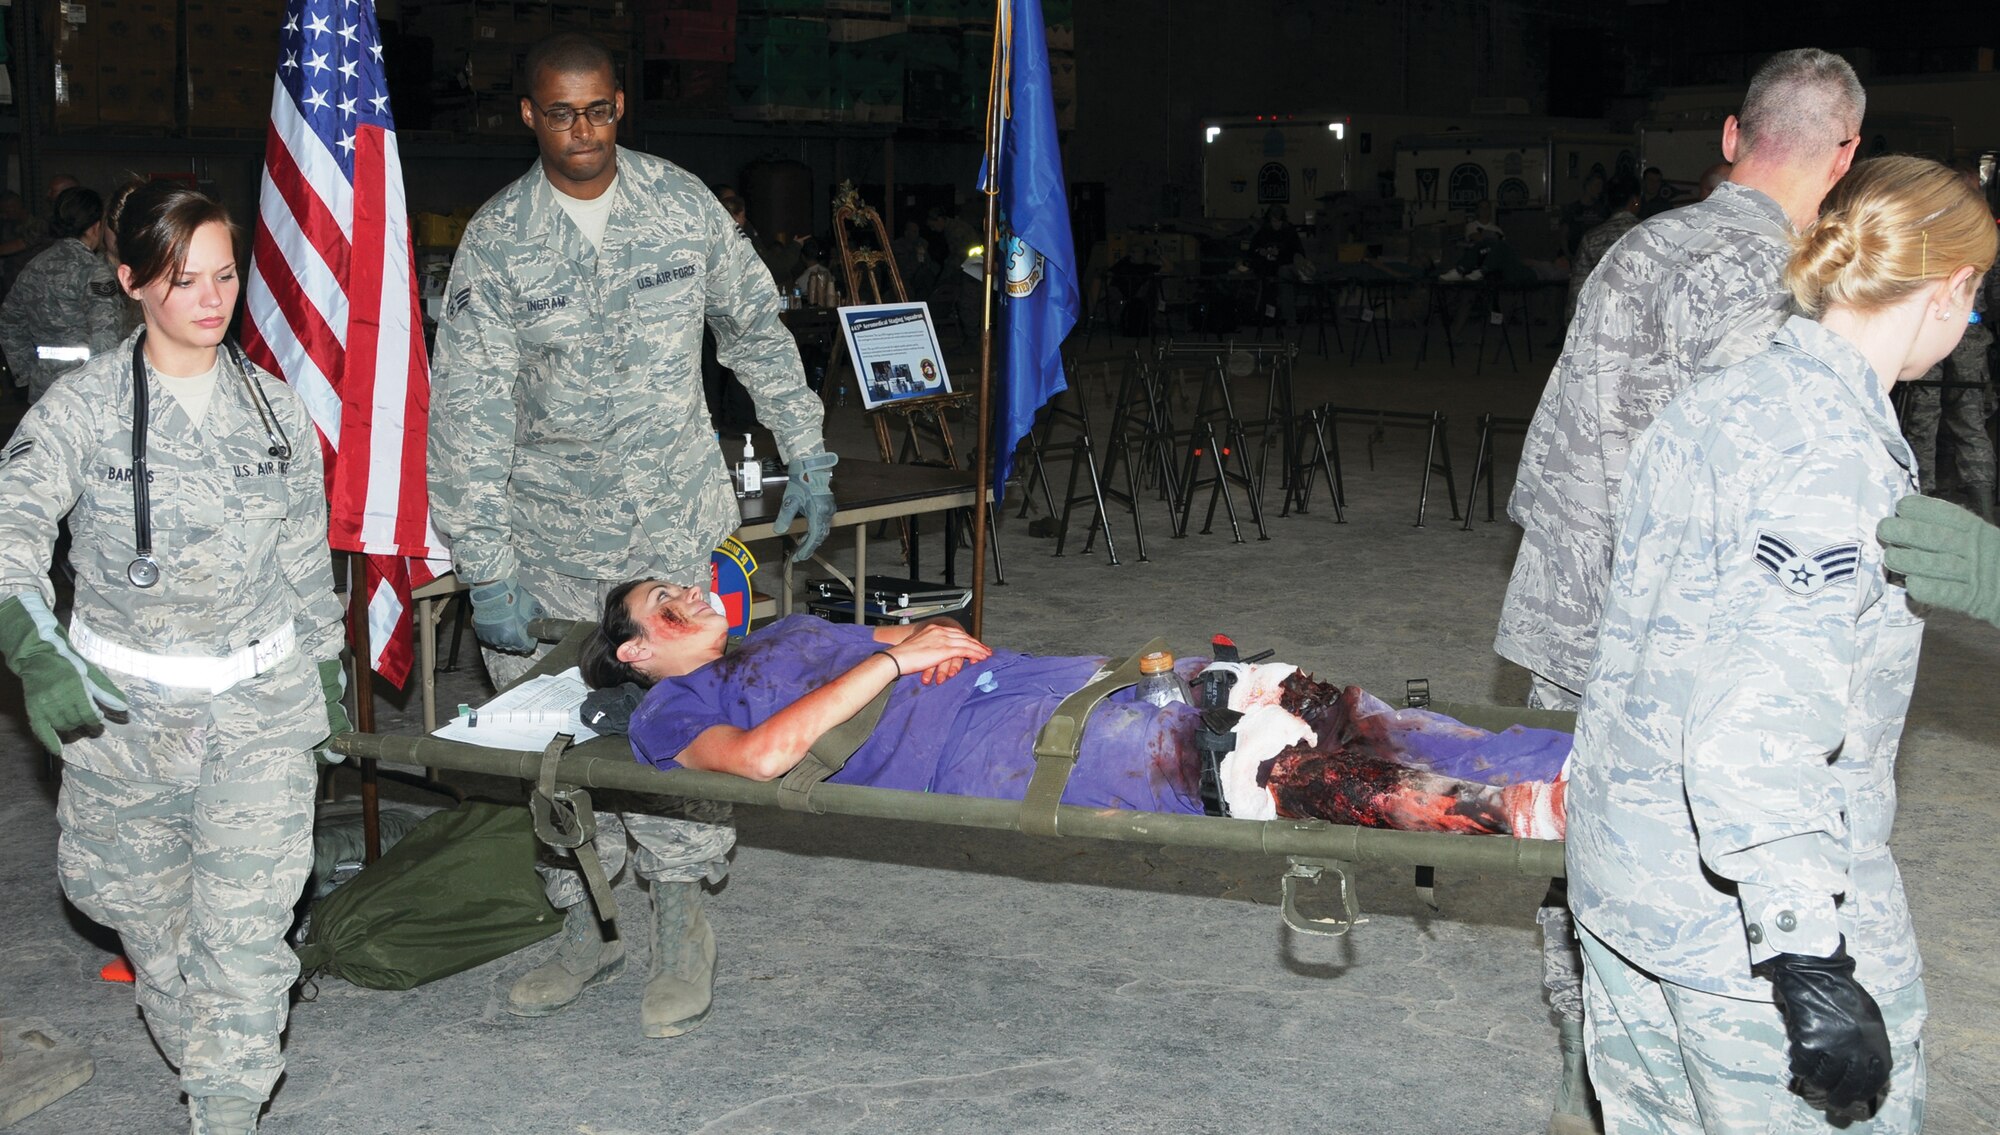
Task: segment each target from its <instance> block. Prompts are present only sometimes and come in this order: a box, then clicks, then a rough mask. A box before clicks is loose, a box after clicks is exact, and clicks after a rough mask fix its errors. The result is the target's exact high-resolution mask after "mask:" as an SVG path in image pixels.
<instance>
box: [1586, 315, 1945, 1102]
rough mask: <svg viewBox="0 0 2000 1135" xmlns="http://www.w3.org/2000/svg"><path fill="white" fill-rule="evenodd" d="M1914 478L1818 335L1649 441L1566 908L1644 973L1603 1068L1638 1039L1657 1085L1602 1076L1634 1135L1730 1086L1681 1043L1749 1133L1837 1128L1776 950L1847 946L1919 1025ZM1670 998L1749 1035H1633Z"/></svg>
mask: <svg viewBox="0 0 2000 1135" xmlns="http://www.w3.org/2000/svg"><path fill="white" fill-rule="evenodd" d="M1914 471H1915V460H1914V459H1913V458H1912V457H1911V455H1910V451H1909V447H1908V445H1906V444H1905V443H1904V441H1903V438H1902V435H1901V434H1900V433H1898V432H1897V430H1896V425H1895V418H1894V415H1893V413H1892V412H1891V410H1890V408H1889V400H1888V397H1887V395H1886V393H1885V392H1884V391H1883V390H1882V388H1881V385H1880V382H1879V380H1878V379H1877V378H1876V376H1875V374H1874V373H1873V371H1872V370H1870V369H1869V366H1868V363H1867V361H1866V360H1865V359H1863V358H1862V356H1861V354H1860V352H1859V351H1857V350H1856V349H1855V348H1854V347H1853V345H1852V344H1850V343H1848V342H1847V341H1846V340H1844V339H1842V338H1840V337H1839V336H1837V335H1835V334H1834V333H1832V332H1830V331H1828V330H1826V329H1825V328H1823V327H1821V326H1820V325H1819V324H1817V323H1813V322H1811V321H1810V320H1806V319H1802V318H1797V317H1794V318H1792V319H1790V320H1788V321H1787V322H1786V324H1785V325H1784V327H1783V328H1782V329H1781V330H1780V331H1779V332H1778V334H1777V336H1776V338H1775V341H1774V343H1773V345H1772V347H1771V348H1770V349H1769V350H1768V351H1766V352H1765V353H1763V354H1760V355H1758V356H1756V357H1754V358H1752V359H1750V360H1748V361H1746V362H1743V363H1740V364H1737V365H1735V366H1732V367H1730V368H1728V369H1727V370H1725V371H1721V372H1719V373H1714V374H1713V376H1712V377H1707V378H1705V380H1704V381H1703V382H1701V383H1700V384H1698V385H1696V386H1695V387H1694V388H1693V389H1691V390H1689V391H1688V392H1687V393H1686V394H1684V395H1682V396H1681V397H1680V398H1678V399H1677V400H1676V401H1675V402H1674V403H1673V404H1672V405H1670V406H1668V407H1667V408H1666V410H1665V411H1663V412H1662V413H1661V415H1660V417H1659V420H1658V421H1657V422H1656V423H1655V424H1654V426H1653V427H1652V428H1651V429H1650V430H1648V431H1647V432H1646V433H1645V434H1644V435H1643V436H1641V437H1640V439H1639V441H1638V444H1637V446H1636V449H1635V452H1634V453H1633V455H1632V469H1631V472H1632V479H1631V483H1630V486H1629V490H1628V491H1627V492H1626V493H1625V495H1624V498H1623V501H1622V503H1621V504H1620V507H1619V529H1618V541H1617V549H1618V550H1617V561H1616V565H1615V568H1614V571H1613V576H1612V580H1611V583H1610V589H1609V592H1608V595H1607V608H1606V611H1605V615H1604V623H1603V628H1602V630H1601V632H1600V635H1599V640H1598V653H1597V658H1596V662H1595V663H1594V665H1593V667H1592V671H1591V675H1590V679H1589V682H1588V684H1587V685H1586V686H1585V691H1584V705H1583V712H1582V714H1581V715H1580V716H1579V718H1578V722H1577V738H1576V749H1575V752H1574V754H1573V755H1572V757H1571V759H1570V779H1569V795H1568V821H1569V829H1568V844H1569V848H1568V860H1569V889H1570V905H1571V907H1572V909H1573V910H1574V911H1575V913H1576V917H1577V921H1578V922H1579V923H1580V924H1581V926H1582V927H1583V929H1584V930H1586V931H1587V932H1588V933H1589V934H1590V935H1592V936H1594V937H1595V938H1596V939H1597V940H1598V941H1599V942H1601V943H1602V946H1603V947H1605V948H1608V950H1609V951H1611V952H1615V954H1616V955H1617V958H1618V959H1619V960H1620V964H1621V965H1623V966H1624V967H1627V968H1628V969H1629V970H1631V971H1632V974H1634V975H1636V977H1637V979H1638V980H1637V983H1636V984H1635V985H1634V987H1633V992H1632V996H1630V997H1628V996H1625V995H1623V994H1621V993H1620V992H1619V990H1618V988H1617V987H1618V986H1619V985H1620V984H1621V982H1623V981H1624V978H1621V977H1619V976H1618V975H1617V974H1615V973H1610V974H1602V975H1599V976H1600V978H1601V981H1600V984H1601V985H1602V986H1603V988H1601V989H1597V990H1593V991H1592V993H1591V1019H1590V1032H1591V1035H1592V1037H1593V1040H1592V1066H1593V1072H1595V1070H1596V1068H1597V1066H1598V1065H1599V1061H1600V1058H1603V1059H1609V1060H1611V1061H1612V1063H1613V1064H1616V1063H1618V1055H1617V1053H1616V1052H1614V1051H1613V1050H1614V1049H1616V1048H1618V1047H1619V1046H1621V1045H1622V1046H1624V1047H1625V1048H1626V1049H1627V1050H1628V1051H1627V1055H1629V1050H1631V1049H1633V1048H1636V1049H1637V1051H1638V1054H1639V1059H1640V1060H1642V1061H1643V1062H1644V1067H1645V1072H1644V1074H1643V1075H1638V1074H1637V1073H1635V1075H1637V1079H1638V1082H1639V1083H1640V1084H1641V1085H1642V1086H1643V1087H1644V1089H1645V1090H1644V1091H1643V1092H1642V1093H1641V1094H1640V1095H1638V1096H1633V1095H1627V1096H1622V1097H1621V1096H1618V1095H1616V1094H1615V1093H1616V1092H1617V1091H1618V1090H1619V1088H1620V1086H1621V1085H1620V1084H1619V1083H1618V1082H1617V1079H1616V1078H1614V1082H1612V1083H1610V1084H1606V1083H1604V1082H1603V1081H1600V1082H1599V1084H1598V1088H1599V1092H1600V1096H1601V1097H1602V1098H1603V1101H1604V1106H1605V1113H1606V1118H1607V1120H1608V1121H1611V1122H1612V1123H1613V1125H1614V1129H1618V1125H1621V1124H1623V1123H1627V1122H1629V1123H1632V1124H1635V1125H1636V1124H1638V1123H1639V1114H1640V1113H1644V1112H1649V1111H1651V1110H1652V1109H1653V1107H1654V1106H1655V1103H1656V1102H1657V1100H1656V1098H1655V1097H1656V1096H1658V1095H1660V1094H1664V1095H1666V1096H1673V1095H1674V1094H1675V1093H1677V1092H1681V1093H1689V1092H1691V1093H1692V1094H1693V1096H1694V1097H1696V1098H1700V1097H1702V1095H1703V1094H1704V1093H1705V1092H1707V1091H1708V1090H1710V1089H1711V1088H1713V1087H1714V1085H1711V1084H1707V1083H1705V1082H1704V1079H1705V1077H1704V1075H1703V1074H1702V1073H1701V1071H1700V1070H1699V1068H1697V1069H1695V1070H1692V1071H1689V1072H1687V1078H1688V1079H1691V1080H1692V1081H1693V1083H1692V1084H1689V1083H1687V1082H1685V1081H1683V1080H1680V1079H1678V1078H1677V1077H1678V1076H1680V1075H1681V1073H1680V1072H1679V1071H1667V1070H1668V1069H1678V1068H1679V1066H1680V1065H1679V1062H1680V1060H1681V1056H1678V1055H1674V1053H1680V1054H1683V1055H1684V1056H1685V1058H1686V1059H1687V1060H1689V1061H1692V1062H1694V1063H1695V1064H1697V1065H1706V1064H1714V1065H1719V1066H1724V1067H1729V1068H1732V1069H1734V1072H1733V1078H1732V1084H1731V1085H1728V1086H1726V1091H1727V1092H1728V1093H1731V1094H1734V1095H1738V1096H1741V1095H1742V1094H1744V1093H1755V1094H1757V1095H1758V1097H1759V1098H1761V1099H1763V1100H1764V1101H1765V1104H1766V1107H1767V1110H1761V1111H1757V1112H1744V1113H1739V1114H1738V1115H1737V1116H1735V1117H1734V1119H1733V1121H1735V1122H1753V1121H1754V1123H1755V1124H1756V1129H1757V1130H1772V1129H1775V1128H1773V1127H1771V1126H1769V1124H1771V1123H1773V1122H1777V1123H1778V1126H1779V1127H1781V1128H1783V1129H1786V1130H1790V1129H1791V1126H1788V1124H1791V1125H1797V1124H1802V1123H1803V1122H1804V1121H1805V1120H1806V1119H1809V1118H1811V1117H1812V1116H1814V1115H1817V1114H1818V1113H1815V1112H1812V1111H1811V1110H1810V1109H1808V1108H1807V1107H1806V1105H1805V1104H1804V1103H1803V1102H1802V1101H1800V1100H1799V1099H1798V1097H1796V1096H1792V1095H1791V1094H1790V1093H1789V1092H1788V1091H1787V1090H1786V1085H1787V1084H1788V1082H1789V1079H1790V1073H1789V1071H1788V1068H1787V1062H1786V1050H1785V1047H1784V1045H1783V1043H1782V1037H1783V1030H1782V1023H1781V1022H1780V1021H1779V1020H1778V1018H1777V1016H1776V1012H1775V1009H1774V1008H1773V1006H1772V995H1771V985H1770V982H1769V981H1768V980H1766V979H1765V978H1762V977H1759V976H1755V975H1753V974H1752V972H1751V967H1752V966H1753V965H1755V964H1757V963H1759V962H1762V961H1763V960H1765V959H1766V958H1769V957H1770V956H1771V955H1773V954H1776V953H1780V952H1787V953H1796V954H1807V955H1817V956H1824V955H1828V954H1831V953H1833V952H1834V950H1835V948H1836V947H1837V946H1838V945H1839V944H1840V942H1841V940H1842V938H1843V937H1844V938H1845V941H1846V946H1847V951H1848V953H1849V954H1851V955H1852V956H1853V957H1854V958H1855V961H1856V974H1855V976H1856V979H1857V980H1858V981H1859V982H1860V983H1861V984H1862V985H1863V986H1864V987H1865V988H1867V989H1869V990H1870V991H1871V992H1872V993H1874V995H1875V996H1876V997H1877V998H1878V1000H1880V1001H1881V1002H1882V1003H1883V1004H1884V1006H1885V1007H1886V1006H1888V1005H1889V1004H1891V1003H1892V1002H1893V1003H1896V1004H1898V1005H1901V1006H1905V1007H1906V1008H1908V1010H1909V1011H1908V1014H1907V1019H1906V1020H1905V1022H1904V1023H1905V1026H1906V1034H1907V1035H1906V1037H1905V1038H1904V1039H1906V1040H1909V1041H1914V1037H1915V1032H1916V1029H1917V1028H1919V1027H1920V1026H1921V1023H1922V1020H1921V1018H1922V1011H1921V987H1920V986H1919V984H1918V982H1919V975H1920V973H1921V968H1922V967H1921V963H1920V961H1919V959H1918V955H1917V944H1916V938H1915V932H1914V929H1913V927H1912V926H1911V923H1910V912H1909V907H1908V905H1907V904H1906V902H1905V900H1904V896H1903V884H1902V878H1901V876H1900V875H1899V874H1898V872H1897V870H1896V864H1895V860H1894V859H1893V858H1892V857H1891V856H1890V854H1889V849H1888V846H1887V843H1888V838H1889V829H1890V826H1891V824H1892V822H1893V821H1894V818H1895V812H1896V789H1895V758H1896V746H1897V742H1898V740H1899V738H1900V737H1901V734H1902V729H1903V716H1904V713H1905V711H1906V710H1907V709H1908V707H1909V700H1910V689H1911V685H1912V683H1913V682H1914V681H1915V678H1916V666H1917V649H1918V646H1919V643H1920V640H1921V638H1922V635H1923V622H1922V620H1921V619H1919V618H1918V617H1917V616H1916V615H1915V614H1914V613H1913V612H1912V611H1911V610H1910V607H1909V603H1908V601H1907V599H1906V597H1905V595H1904V592H1903V589H1902V588H1901V587H1898V586H1896V585H1894V584H1892V583H1889V582H1887V581H1886V579H1885V578H1884V575H1883V570H1882V562H1881V555H1882V552H1881V548H1880V546H1879V545H1877V544H1876V542H1875V536H1874V533H1875V525H1876V522H1877V521H1879V520H1881V519H1882V518H1883V517H1886V516H1889V515H1890V514H1892V513H1893V512H1894V511H1895V507H1896V501H1897V500H1898V499H1899V498H1901V497H1902V496H1903V495H1904V494H1906V493H1910V492H1914V491H1915V490H1916V478H1915V475H1914ZM1600 960H1601V959H1598V958H1594V957H1593V958H1588V961H1589V964H1590V966H1591V968H1592V971H1593V973H1596V972H1597V970H1598V969H1599V961H1600ZM1628 976H1630V975H1628ZM1661 997H1664V998H1665V999H1666V1000H1667V1001H1668V1002H1669V1003H1672V1004H1676V1005H1679V1004H1699V1005H1701V1006H1704V1008H1702V1009H1701V1010H1700V1012H1701V1013H1702V1014H1705V1015H1707V1018H1708V1019H1712V1020H1715V1021H1725V1022H1729V1023H1728V1024H1726V1025H1722V1026H1718V1027H1717V1028H1716V1029H1714V1030H1708V1029H1707V1026H1705V1025H1687V1026H1684V1027H1682V1028H1681V1029H1680V1031H1679V1033H1678V1036H1677V1037H1676V1036H1675V1034H1673V1033H1672V1032H1668V1033H1666V1034H1665V1035H1659V1034H1657V1033H1656V1032H1655V1030H1654V1029H1653V1027H1652V1026H1651V1025H1645V1026H1642V1027H1640V1028H1639V1029H1638V1030H1637V1031H1630V1030H1631V1025H1632V1023H1633V1022H1635V1021H1655V1022H1656V1021H1658V1020H1660V1019H1662V1018H1661V1014H1660V1012H1659V1011H1658V1006H1657V1005H1654V1006H1652V1007H1648V1006H1647V1005H1644V1004H1640V1003H1639V1002H1640V1001H1645V1000H1647V999H1655V1000H1656V999H1658V998H1661ZM1729 1001H1734V1002H1737V1004H1736V1005H1734V1006H1730V1005H1726V1004H1720V1003H1722V1002H1729ZM1607 1008H1608V1009H1610V1010H1611V1011H1612V1015H1611V1016H1610V1017H1606V1016H1604V1015H1603V1014H1602V1013H1600V1010H1602V1009H1607ZM1668 1019H1672V1018H1668ZM1746 1022H1761V1024H1759V1025H1756V1026H1755V1027H1753V1026H1752V1024H1750V1023H1746ZM1669 1049H1671V1050H1672V1051H1671V1052H1669V1051H1668V1050H1669ZM1655 1057H1658V1058H1659V1059H1655ZM1626 1071H1628V1072H1629V1071H1633V1070H1632V1069H1627V1070H1626ZM1621 1074H1622V1073H1621ZM1893 1076H1894V1080H1895V1090H1896V1091H1898V1092H1901V1093H1902V1104H1901V1105H1900V1106H1901V1108H1902V1114H1903V1115H1904V1118H1905V1119H1906V1120H1907V1119H1908V1118H1909V1115H1910V1113H1911V1112H1914V1113H1915V1114H1917V1115H1921V1109H1922V1104H1921V1097H1922V1089H1923V1084H1922V1079H1921V1068H1920V1067H1918V1066H1915V1065H1906V1066H1902V1067H1898V1068H1896V1069H1895V1070H1894V1072H1893ZM1625 1086H1627V1087H1629V1086H1630V1084H1629V1083H1628V1084H1626V1085H1625ZM1893 1110H1894V1109H1892V1111H1893ZM1706 1114H1707V1112H1706V1109H1704V1115H1706ZM1787 1116H1789V1117H1790V1118H1786V1117H1787ZM1773 1117H1777V1118H1776V1119H1774V1118H1773ZM1821 1122H1822V1123H1823V1122H1824V1120H1823V1117H1822V1119H1821ZM1630 1129H1632V1130H1649V1129H1653V1128H1647V1127H1644V1126H1633V1127H1631V1128H1630ZM1666 1129H1669V1130H1693V1129H1694V1128H1693V1127H1690V1126H1685V1125H1684V1126H1682V1127H1678V1128H1672V1127H1670V1128H1666ZM1718 1129H1721V1128H1718V1127H1711V1128H1710V1130H1718ZM1905 1129H1913V1128H1905V1127H1902V1126H1899V1125H1898V1121H1897V1120H1895V1119H1894V1117H1893V1115H1892V1116H1888V1117H1885V1118H1878V1119H1877V1121H1876V1127H1875V1128H1874V1130H1876V1131H1884V1132H1886V1131H1896V1130H1905Z"/></svg>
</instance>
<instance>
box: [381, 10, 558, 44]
mask: <svg viewBox="0 0 2000 1135" xmlns="http://www.w3.org/2000/svg"><path fill="white" fill-rule="evenodd" d="M408 27H409V29H410V31H411V33H412V34H415V35H421V36H428V37H430V39H431V40H432V42H434V43H435V44H436V45H437V47H438V50H439V51H440V52H455V51H459V50H462V49H464V48H467V47H472V46H474V45H479V44H484V45H487V46H493V45H498V44H526V43H533V42H534V41H535V40H537V39H540V38H542V37H543V36H545V35H547V34H548V33H549V5H548V4H547V2H546V0H542V2H538V3H528V2H520V3H517V2H516V0H445V2H443V3H437V4H425V5H424V6H423V7H421V8H418V9H415V10H414V11H412V12H411V13H410V16H409V19H408Z"/></svg>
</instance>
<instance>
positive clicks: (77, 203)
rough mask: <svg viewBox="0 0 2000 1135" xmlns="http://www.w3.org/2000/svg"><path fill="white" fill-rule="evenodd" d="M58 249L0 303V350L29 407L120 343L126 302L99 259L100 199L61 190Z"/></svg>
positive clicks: (55, 225)
mask: <svg viewBox="0 0 2000 1135" xmlns="http://www.w3.org/2000/svg"><path fill="white" fill-rule="evenodd" d="M50 232H51V234H52V235H53V236H54V237H55V238H56V239H55V243H54V244H51V245H50V246H49V247H48V248H46V249H44V250H43V251H42V253H41V254H40V255H38V256H36V257H35V258H34V259H33V260H30V261H29V262H28V266H27V267H25V268H23V269H21V274H20V276H19V277H17V278H16V279H15V281H14V287H13V290H11V291H9V292H8V293H7V298H6V300H5V301H4V302H0V350H5V351H6V352H7V365H8V366H9V367H10V368H11V369H12V370H13V371H14V377H15V380H16V381H17V382H20V381H22V380H24V379H25V382H23V384H24V385H25V386H27V388H28V401H29V402H31V403H32V402H35V401H39V400H40V399H41V397H42V395H43V394H46V393H47V392H48V389H49V387H50V385H51V384H53V383H54V382H55V380H56V379H58V378H61V377H62V376H63V375H65V374H67V373H69V372H70V371H72V370H75V369H76V368H77V367H79V366H81V365H82V364H83V363H85V362H87V361H88V360H89V359H91V358H92V357H93V356H95V355H99V354H103V353H104V352H106V351H109V350H110V349H111V348H113V347H115V346H117V344H118V341H119V339H121V338H123V337H124V333H125V331H126V327H125V299H124V296H123V294H122V293H121V292H120V291H119V290H118V285H117V283H116V281H115V280H114V279H113V278H112V275H111V265H110V264H109V263H108V262H106V261H105V259H104V257H103V256H102V255H101V250H102V249H103V247H104V233H105V226H104V199H103V198H101V197H99V196H98V195H97V193H96V191H94V190H90V189H83V188H71V189H65V190H63V191H62V193H61V194H60V195H59V196H57V198H56V212H55V219H54V221H53V222H52V223H51V226H50Z"/></svg>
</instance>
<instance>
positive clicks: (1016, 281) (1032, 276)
mask: <svg viewBox="0 0 2000 1135" xmlns="http://www.w3.org/2000/svg"><path fill="white" fill-rule="evenodd" d="M1000 247H1001V248H1002V249H1003V250H1004V252H1005V254H1006V257H1007V261H1006V264H1007V294H1008V295H1009V296H1011V297H1013V298H1014V299H1020V298H1021V297H1023V296H1026V295H1030V294H1032V293H1033V292H1034V290H1035V288H1036V287H1037V286H1038V285H1039V284H1041V282H1042V275H1043V270H1042V254H1041V253H1039V252H1036V251H1035V250H1034V249H1033V248H1031V247H1029V246H1028V242H1027V241H1025V240H1022V239H1021V238H1020V237H1018V236H1015V235H1014V234H1013V233H1011V232H1010V233H1007V234H1005V235H1004V236H1002V237H1001V239H1000Z"/></svg>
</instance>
